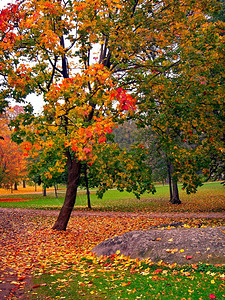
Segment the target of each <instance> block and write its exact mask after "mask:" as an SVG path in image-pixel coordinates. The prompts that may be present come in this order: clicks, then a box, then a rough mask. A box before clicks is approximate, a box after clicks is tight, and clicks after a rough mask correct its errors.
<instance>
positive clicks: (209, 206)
mask: <svg viewBox="0 0 225 300" xmlns="http://www.w3.org/2000/svg"><path fill="white" fill-rule="evenodd" d="M156 190H157V192H156V193H155V194H154V195H152V194H144V195H143V196H142V197H141V199H140V200H139V199H136V198H135V196H134V195H133V194H131V193H128V192H119V191H117V190H110V191H107V192H106V193H105V195H104V196H103V199H99V198H97V196H96V194H95V192H94V191H92V192H91V203H92V207H93V210H102V211H132V212H134V211H136V212H138V211H141V212H170V211H173V212H208V211H214V212H219V211H224V209H225V187H224V186H223V185H222V184H220V183H219V182H212V183H206V184H204V185H203V186H202V187H200V188H199V190H198V192H197V193H196V194H192V195H187V194H186V193H185V192H184V191H183V190H182V189H181V186H180V198H181V201H182V204H181V205H171V204H170V203H169V201H168V199H169V187H168V185H165V186H163V185H158V186H156ZM20 191H21V192H23V191H24V190H23V189H22V188H21V189H20V190H19V191H18V192H20ZM64 197H65V190H59V191H58V198H57V199H56V198H55V194H54V191H48V192H47V197H43V196H42V194H37V193H35V194H23V195H21V194H20V195H18V194H17V193H16V194H11V195H4V194H1V195H0V198H1V199H3V198H7V199H15V198H22V199H24V200H27V201H23V202H0V207H17V208H36V209H38V208H39V209H40V208H41V209H59V208H60V207H61V206H62V204H63V201H64ZM28 200H29V201H28ZM75 209H76V210H85V209H87V197H86V192H85V191H84V190H80V191H78V195H77V200H76V204H75Z"/></svg>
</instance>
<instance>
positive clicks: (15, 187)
mask: <svg viewBox="0 0 225 300" xmlns="http://www.w3.org/2000/svg"><path fill="white" fill-rule="evenodd" d="M14 191H18V186H17V182H15V184H14Z"/></svg>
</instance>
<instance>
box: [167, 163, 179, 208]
mask: <svg viewBox="0 0 225 300" xmlns="http://www.w3.org/2000/svg"><path fill="white" fill-rule="evenodd" d="M167 169H168V177H169V187H170V202H171V203H172V204H181V201H180V197H179V190H178V185H177V180H175V179H174V178H173V177H172V174H173V165H172V163H171V162H170V161H169V160H167Z"/></svg>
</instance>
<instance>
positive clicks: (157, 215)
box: [0, 207, 225, 219]
mask: <svg viewBox="0 0 225 300" xmlns="http://www.w3.org/2000/svg"><path fill="white" fill-rule="evenodd" d="M0 212H3V213H4V212H6V213H19V214H25V215H27V214H29V215H45V216H55V217H57V216H58V214H59V210H41V209H23V208H1V207H0ZM73 216H102V217H104V216H105V217H116V216H117V217H124V216H126V217H146V218H190V219H192V218H193V219H195V218H203V219H224V218H225V211H223V212H193V213H191V212H163V213H159V212H147V213H144V212H115V211H94V210H84V211H78V210H74V211H73V212H72V217H73Z"/></svg>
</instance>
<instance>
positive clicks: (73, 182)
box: [53, 159, 81, 230]
mask: <svg viewBox="0 0 225 300" xmlns="http://www.w3.org/2000/svg"><path fill="white" fill-rule="evenodd" d="M80 173H81V164H80V163H79V162H77V161H76V160H75V159H74V160H73V161H69V162H68V180H67V190H66V197H65V201H64V204H63V206H62V208H61V211H60V213H59V216H58V219H57V220H56V222H55V224H54V226H53V229H56V230H66V227H67V224H68V222H69V219H70V215H71V213H72V210H73V207H74V204H75V201H76V196H77V188H78V185H79V179H80Z"/></svg>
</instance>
